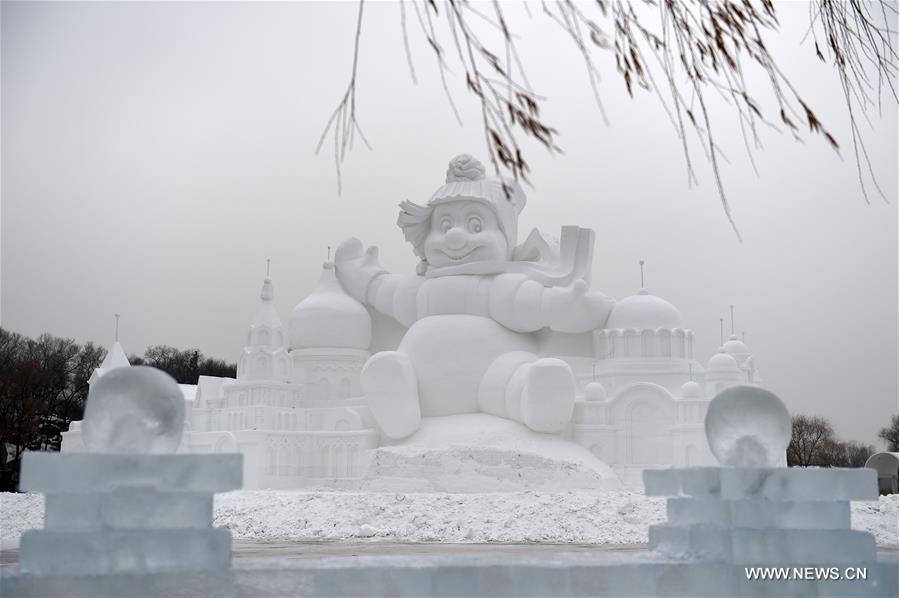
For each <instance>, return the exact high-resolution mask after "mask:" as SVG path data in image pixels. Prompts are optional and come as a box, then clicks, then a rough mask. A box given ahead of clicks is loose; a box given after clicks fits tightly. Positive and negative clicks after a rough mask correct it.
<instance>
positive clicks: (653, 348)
mask: <svg viewBox="0 0 899 598" xmlns="http://www.w3.org/2000/svg"><path fill="white" fill-rule="evenodd" d="M440 170H442V169H440ZM448 175H449V176H448V178H449V182H447V183H445V184H444V185H441V186H440V188H439V189H438V190H437V192H436V193H435V194H433V196H432V197H431V198H430V200H429V201H422V202H418V203H420V204H422V205H417V204H414V203H411V202H404V203H403V204H401V212H400V219H399V225H400V227H401V229H402V230H403V232H404V234H405V236H406V237H407V238H408V239H409V241H410V242H411V244H412V248H413V251H414V254H415V255H417V256H418V260H419V262H420V263H419V265H418V269H417V271H415V270H414V268H413V267H410V268H409V275H408V276H401V275H395V274H390V273H388V272H386V271H384V270H383V269H382V268H381V267H380V266H379V265H378V263H377V251H376V250H375V249H371V250H370V251H369V252H365V251H363V248H362V245H361V243H360V242H357V241H349V242H347V243H345V244H344V245H343V246H342V247H341V248H340V251H339V254H338V256H337V258H338V261H339V263H337V264H335V263H334V262H331V261H330V260H329V261H327V262H325V263H324V264H323V267H322V270H321V272H320V280H319V283H318V285H317V286H316V287H315V289H314V290H313V292H312V293H311V294H310V295H308V296H307V297H305V298H303V299H302V300H301V301H299V303H298V304H297V305H296V307H295V308H294V310H293V311H292V313H291V314H290V315H289V317H288V318H285V320H283V321H282V320H281V318H280V317H279V315H278V311H277V309H276V305H275V300H274V299H275V295H274V286H273V282H272V280H271V278H270V277H269V276H268V273H266V277H265V279H264V281H263V284H262V292H261V293H260V302H259V304H258V308H257V309H256V311H255V314H254V315H253V316H252V319H251V320H250V326H249V330H248V333H247V341H246V344H245V346H244V347H243V350H242V351H240V352H239V357H238V360H237V361H238V369H237V379H236V380H232V379H227V378H212V377H209V376H201V377H200V380H199V384H198V385H197V386H196V387H189V386H187V385H181V388H182V391H183V392H184V393H185V400H186V404H187V414H186V418H185V424H184V434H183V436H182V441H181V444H180V446H179V448H178V452H191V453H222V452H224V453H227V452H233V451H238V450H239V451H240V452H241V453H242V454H243V455H244V478H243V479H244V484H245V486H246V487H247V488H299V487H309V486H313V487H320V486H338V487H342V488H359V487H360V486H361V487H363V488H364V487H378V488H382V489H389V488H390V487H391V484H392V483H393V482H394V481H395V480H396V479H397V478H398V476H399V477H400V478H402V480H403V482H402V486H401V487H403V488H406V487H409V488H417V489H427V488H444V489H449V488H452V489H453V491H457V490H458V491H490V490H500V489H514V488H513V487H510V485H509V484H510V483H511V482H515V481H516V480H518V481H519V482H520V484H521V486H519V487H518V489H526V488H537V487H559V484H561V487H567V486H566V484H569V483H575V482H574V480H572V479H566V480H565V481H564V483H560V482H558V476H557V475H556V474H558V472H559V471H561V470H564V471H571V467H570V466H571V465H572V463H573V462H576V463H575V467H578V468H579V467H581V466H582V465H583V466H584V468H585V469H584V470H582V471H581V473H583V474H584V475H585V476H586V477H579V476H580V474H579V476H578V479H580V480H582V482H577V484H582V483H583V484H587V481H588V480H593V479H595V478H596V476H599V477H600V478H616V477H617V478H618V479H619V480H621V482H622V483H623V484H625V485H628V486H639V485H642V472H643V470H645V469H648V468H660V467H662V468H664V467H671V466H677V467H680V466H691V465H707V464H711V463H713V462H714V456H713V455H712V453H711V452H710V450H709V447H708V444H707V442H706V438H705V434H704V429H703V421H704V417H705V413H706V409H707V407H708V404H709V401H710V400H711V397H712V396H714V395H715V394H716V393H718V392H720V391H721V390H723V389H726V388H728V387H731V386H734V385H737V384H741V383H742V384H745V383H747V382H748V383H749V384H752V385H756V386H757V385H760V384H761V382H762V380H761V377H760V376H759V371H758V367H757V365H756V358H755V356H754V355H753V354H752V352H751V351H750V350H749V349H748V348H747V346H746V344H745V343H744V342H743V341H742V340H739V339H738V337H737V334H736V331H735V330H734V325H733V319H731V335H730V338H729V339H727V338H726V337H724V332H723V330H722V338H721V348H720V350H719V352H718V353H716V354H715V355H714V356H712V358H711V359H710V360H708V362H704V363H701V362H700V361H699V360H698V359H697V355H696V352H695V338H694V334H693V331H692V330H690V329H689V327H688V326H687V324H686V322H685V320H684V318H683V317H682V315H681V313H680V311H679V310H678V309H677V308H676V307H675V306H674V305H672V304H671V303H669V302H668V301H666V300H665V299H663V298H662V297H659V296H657V295H654V294H651V293H649V291H648V290H647V289H646V288H643V287H644V285H643V284H642V283H643V280H642V276H641V280H640V282H641V285H640V286H641V288H640V289H639V291H638V292H637V293H635V294H633V295H631V296H628V297H624V298H622V299H620V300H618V301H616V302H613V301H612V300H611V299H609V298H606V297H604V296H603V295H601V294H600V293H598V292H596V291H594V290H591V287H590V284H589V281H590V276H589V275H590V267H591V262H592V253H593V239H594V237H593V232H592V231H590V230H587V229H585V228H581V227H578V226H568V227H563V228H562V231H561V235H559V239H558V240H555V239H553V238H551V237H550V236H549V235H543V234H541V233H539V232H537V231H533V232H531V233H530V234H529V235H527V237H526V239H525V240H524V241H523V242H518V238H519V235H518V231H517V228H518V223H517V218H518V215H519V213H520V212H521V209H522V208H523V206H524V194H523V193H522V191H521V189H520V188H518V187H517V186H516V185H514V184H511V183H510V184H509V185H508V186H507V187H505V188H504V187H503V184H502V183H501V182H500V181H498V180H494V179H489V178H487V177H486V176H485V175H484V169H483V167H482V166H481V165H480V164H479V163H478V162H477V161H476V160H474V159H473V158H470V157H464V156H463V157H459V158H457V159H455V160H453V162H452V165H451V167H450V171H449V173H448ZM444 178H446V176H445V175H444ZM450 224H452V226H450ZM444 228H445V230H444ZM478 230H479V231H480V232H473V231H478ZM460 243H461V244H462V245H459V244H460ZM466 244H467V245H466ZM454 247H455V249H454ZM458 247H461V248H462V249H461V250H460V249H459V248H458ZM469 250H471V251H470V253H468V251H469ZM456 258H457V259H456ZM410 266H411V265H410ZM635 270H636V269H635ZM635 274H636V271H635ZM581 280H583V282H580V281H581ZM593 288H595V285H594V287H593ZM225 325H227V324H225ZM538 327H539V329H537V328H538ZM372 354H375V356H374V357H373V356H372ZM370 358H371V361H370V363H368V365H369V367H366V368H365V376H364V378H365V380H364V381H363V375H362V370H363V366H365V365H366V363H367V362H369V359H370ZM118 365H122V366H126V365H128V361H127V358H126V357H125V354H124V352H123V350H122V348H121V346H119V344H118V343H116V344H114V345H113V346H112V347H111V349H110V351H109V353H108V355H107V358H106V360H104V362H103V364H102V366H101V367H100V368H98V369H97V371H96V372H95V374H94V376H92V378H91V384H92V385H95V384H98V383H99V382H100V381H101V380H102V378H103V376H105V375H106V374H107V373H108V372H110V371H112V370H113V368H114V367H116V366H118ZM363 382H365V386H366V389H365V392H363ZM365 395H369V396H367V397H366V396H365ZM369 406H371V408H370V407H369ZM373 413H376V414H377V417H374V416H373ZM421 418H425V419H423V420H422V419H421ZM419 421H420V426H419ZM81 427H82V422H72V425H71V426H70V429H69V430H68V431H66V432H64V433H63V443H62V450H63V451H64V452H70V451H78V450H84V448H85V447H84V445H83V443H82V428H81ZM416 429H417V431H416ZM535 430H537V431H535ZM472 431H476V432H477V433H476V434H472V433H471V432H472ZM544 432H552V433H544ZM126 436H127V435H123V438H124V437H126ZM575 445H576V446H575ZM448 449H451V452H452V453H453V454H449V452H448ZM469 449H471V450H469ZM422 451H424V452H427V458H426V459H424V460H423V459H422V458H421V453H422ZM472 451H475V452H476V453H477V454H478V455H480V457H479V459H480V461H478V462H479V463H480V465H479V466H478V467H479V473H478V479H480V480H482V481H485V482H486V481H489V480H490V479H494V480H495V481H496V482H497V484H494V485H490V484H488V485H487V486H483V485H480V484H470V485H468V481H466V480H470V479H472V477H471V476H460V477H458V479H456V480H447V479H445V477H443V476H441V478H442V479H441V480H437V478H436V477H435V476H433V475H431V471H433V470H435V469H439V468H440V467H439V464H441V463H444V464H447V463H449V464H447V465H446V468H445V469H446V470H453V469H454V465H453V463H457V462H456V461H455V457H458V459H459V461H458V463H459V464H464V463H473V462H475V461H477V460H473V459H472V455H473V454H475V453H473V452H472ZM524 453H527V454H528V459H526V460H525V461H522V462H516V463H519V464H521V463H524V462H526V463H539V462H542V461H546V462H549V461H554V464H553V465H552V467H555V468H556V469H557V470H556V471H551V470H550V469H544V471H542V472H541V474H540V476H535V475H531V474H533V473H534V472H533V471H526V470H524V469H522V470H521V471H520V472H518V471H513V470H511V469H509V468H507V467H506V465H505V464H507V463H510V462H514V461H513V460H512V457H511V456H514V455H516V454H524ZM503 455H505V457H504V456H503ZM563 455H564V457H563ZM454 456H455V457H454ZM572 460H574V461H572ZM422 463H432V464H433V465H434V467H433V468H430V467H427V468H421V467H419V466H420V465H421V464H422ZM495 463H502V464H504V465H503V466H502V467H499V466H494V465H492V464H495ZM407 464H408V465H413V464H414V466H413V467H411V468H410V467H407ZM504 468H505V469H504ZM610 468H611V469H612V470H614V471H609V469H610ZM403 469H405V470H406V471H405V472H402V471H401V470H403ZM499 469H502V470H503V475H502V476H501V478H500V479H497V478H496V476H494V475H493V473H489V472H493V471H494V470H499ZM519 473H521V475H518V474H519ZM413 478H414V479H413ZM538 480H539V481H538ZM594 486H595V484H593V483H592V482H590V486H589V487H594ZM465 488H468V490H465Z"/></svg>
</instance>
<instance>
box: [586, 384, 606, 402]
mask: <svg viewBox="0 0 899 598" xmlns="http://www.w3.org/2000/svg"><path fill="white" fill-rule="evenodd" d="M606 396H607V395H606V389H605V387H604V386H603V385H602V384H600V383H599V382H590V383H589V384H587V386H585V387H584V400H585V401H605V400H606Z"/></svg>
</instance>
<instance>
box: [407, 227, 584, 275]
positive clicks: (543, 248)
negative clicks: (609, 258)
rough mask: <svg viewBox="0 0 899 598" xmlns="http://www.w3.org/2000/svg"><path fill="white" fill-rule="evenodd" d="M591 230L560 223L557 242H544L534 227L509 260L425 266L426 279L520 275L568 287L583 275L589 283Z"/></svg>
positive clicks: (513, 251)
mask: <svg viewBox="0 0 899 598" xmlns="http://www.w3.org/2000/svg"><path fill="white" fill-rule="evenodd" d="M593 241H594V233H593V231H592V230H591V229H589V228H581V227H579V226H563V227H562V235H561V238H560V240H559V242H558V243H555V242H550V241H547V240H546V239H545V238H544V237H543V235H542V234H540V231H538V230H537V229H536V228H535V229H534V230H532V231H531V234H530V235H528V238H527V239H526V240H525V242H524V243H522V244H521V245H518V246H517V247H515V248H514V249H513V250H512V259H510V260H504V261H499V260H489V261H480V262H469V263H467V264H459V265H458V266H444V267H443V268H430V267H429V268H428V269H427V272H426V273H425V276H426V277H427V278H438V277H440V276H455V275H458V274H480V275H486V274H507V273H516V274H524V275H525V276H527V277H528V278H530V279H532V280H535V281H537V282H539V283H540V284H542V285H543V286H545V287H559V286H562V287H564V286H570V285H571V284H573V283H574V282H575V281H576V280H578V279H580V278H583V279H584V280H585V281H586V282H588V283H589V282H590V268H591V266H592V264H593Z"/></svg>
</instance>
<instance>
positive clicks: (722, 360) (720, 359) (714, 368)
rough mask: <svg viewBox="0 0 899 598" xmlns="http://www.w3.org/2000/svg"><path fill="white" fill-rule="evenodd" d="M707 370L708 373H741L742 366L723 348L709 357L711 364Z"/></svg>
mask: <svg viewBox="0 0 899 598" xmlns="http://www.w3.org/2000/svg"><path fill="white" fill-rule="evenodd" d="M706 371H707V372H708V373H719V374H720V373H724V374H729V373H739V371H740V368H739V366H737V360H736V359H734V358H733V356H731V355H728V354H727V353H725V352H724V349H723V348H722V349H720V350H719V351H718V352H717V353H715V354H714V355H712V358H711V359H709V366H708V368H707V370H706Z"/></svg>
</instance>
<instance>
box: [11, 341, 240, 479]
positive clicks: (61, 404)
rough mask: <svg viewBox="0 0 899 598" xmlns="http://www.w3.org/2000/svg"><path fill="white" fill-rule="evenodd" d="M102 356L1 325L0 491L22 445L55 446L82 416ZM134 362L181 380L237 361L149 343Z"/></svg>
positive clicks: (232, 368) (221, 372)
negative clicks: (230, 361) (70, 425)
mask: <svg viewBox="0 0 899 598" xmlns="http://www.w3.org/2000/svg"><path fill="white" fill-rule="evenodd" d="M104 357H106V349H104V348H103V347H101V346H100V345H96V344H94V343H92V342H87V343H85V344H83V345H82V344H79V343H76V342H75V341H74V340H72V339H70V338H60V337H55V336H53V335H51V334H42V335H40V336H39V337H37V338H36V339H32V338H28V337H26V336H23V335H21V334H18V333H15V332H11V331H9V330H5V329H3V328H0V491H7V490H14V489H15V488H16V485H17V483H18V479H17V478H18V471H19V461H20V459H21V457H22V453H24V452H25V451H26V450H44V451H58V450H59V447H60V444H61V442H62V432H63V431H65V430H66V429H68V427H69V424H70V423H71V422H72V421H73V420H79V419H81V417H82V415H83V414H84V404H85V401H86V400H87V392H88V380H90V377H91V375H92V374H93V372H94V370H95V369H96V368H98V367H99V366H100V364H101V363H102V362H103V358H104ZM128 360H129V361H130V362H131V364H132V365H141V364H143V365H150V366H153V367H157V368H159V369H161V370H163V371H165V372H167V373H168V374H170V375H171V376H172V377H173V378H174V379H175V380H176V381H177V382H178V383H179V384H196V383H197V379H198V378H199V377H200V376H201V375H204V376H220V377H232V378H233V377H235V376H236V373H237V365H236V364H233V363H227V362H225V361H224V360H222V359H214V358H211V357H205V356H204V355H203V354H202V353H201V352H200V351H199V350H197V349H186V350H180V349H176V348H174V347H170V346H167V345H156V346H152V347H147V350H146V352H145V353H144V355H143V357H141V356H137V355H131V356H129V358H128Z"/></svg>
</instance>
